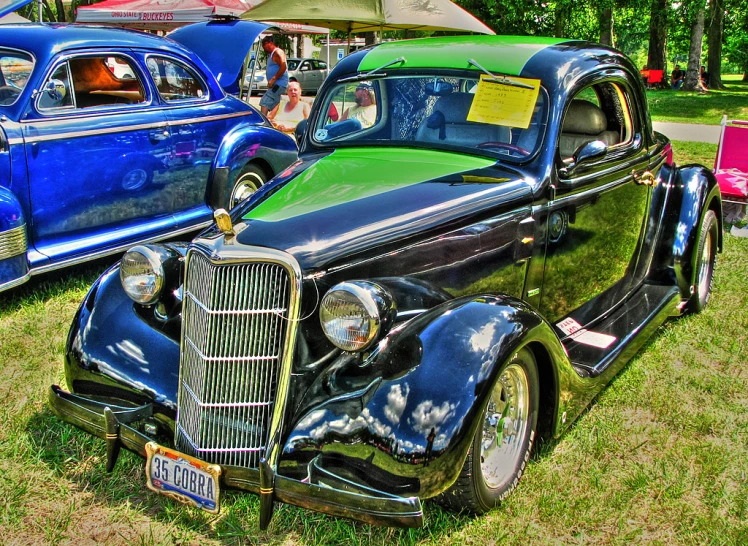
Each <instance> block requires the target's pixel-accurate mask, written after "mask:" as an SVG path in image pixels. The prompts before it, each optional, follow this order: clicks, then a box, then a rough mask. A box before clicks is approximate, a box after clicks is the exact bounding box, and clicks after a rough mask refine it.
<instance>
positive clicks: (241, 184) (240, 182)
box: [229, 168, 265, 208]
mask: <svg viewBox="0 0 748 546" xmlns="http://www.w3.org/2000/svg"><path fill="white" fill-rule="evenodd" d="M264 183H265V178H264V177H263V176H262V174H261V173H260V172H259V169H255V168H253V169H246V170H245V171H244V172H243V173H242V174H241V175H239V178H238V179H237V180H236V184H234V189H233V190H232V191H231V197H230V200H229V208H234V207H235V206H236V205H238V204H239V203H241V202H242V201H244V200H245V199H247V198H248V197H249V196H251V195H252V194H253V193H255V192H256V191H257V190H259V189H260V188H261V187H262V185H263V184H264Z"/></svg>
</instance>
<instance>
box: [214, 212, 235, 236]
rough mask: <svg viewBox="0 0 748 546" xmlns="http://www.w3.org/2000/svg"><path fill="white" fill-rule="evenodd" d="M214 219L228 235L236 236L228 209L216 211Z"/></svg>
mask: <svg viewBox="0 0 748 546" xmlns="http://www.w3.org/2000/svg"><path fill="white" fill-rule="evenodd" d="M213 218H215V219H216V225H217V226H218V229H220V230H221V231H222V232H223V233H224V234H226V235H234V226H233V225H232V224H231V216H230V215H229V213H228V212H226V209H216V210H215V212H213Z"/></svg>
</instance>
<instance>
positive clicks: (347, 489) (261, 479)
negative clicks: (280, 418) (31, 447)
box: [49, 385, 423, 529]
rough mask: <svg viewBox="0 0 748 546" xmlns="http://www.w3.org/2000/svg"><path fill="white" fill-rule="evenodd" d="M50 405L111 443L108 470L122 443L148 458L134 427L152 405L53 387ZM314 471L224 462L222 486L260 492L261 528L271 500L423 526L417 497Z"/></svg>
mask: <svg viewBox="0 0 748 546" xmlns="http://www.w3.org/2000/svg"><path fill="white" fill-rule="evenodd" d="M49 405H50V407H51V409H52V411H53V412H54V414H55V415H57V417H59V418H60V419H62V420H63V421H65V422H67V423H70V424H72V425H75V426H76V427H78V428H80V429H82V430H85V431H86V432H88V433H90V434H93V435H94V436H98V437H99V438H103V439H104V440H106V443H107V471H111V470H112V469H113V468H114V464H115V463H116V461H117V457H118V455H119V450H120V447H122V446H124V447H125V448H126V449H129V450H130V451H134V452H135V453H138V454H140V455H141V456H142V457H145V455H146V453H145V445H146V444H147V443H148V442H151V441H153V438H151V437H150V436H148V435H146V434H144V433H142V432H140V431H139V430H137V429H136V428H134V426H131V425H134V424H135V423H137V422H139V421H142V420H144V419H148V418H150V417H152V415H153V409H152V406H151V404H145V405H143V406H138V407H134V408H126V407H122V406H116V405H112V404H106V403H103V402H98V401H94V400H90V399H88V398H84V397H82V396H78V395H76V394H72V393H69V392H66V391H64V390H62V389H61V388H60V387H58V386H57V385H52V386H51V387H50V389H49ZM312 469H314V470H315V474H319V473H324V476H322V477H324V480H321V482H322V481H323V482H324V483H312V482H311V481H306V480H305V481H303V482H302V481H299V480H294V479H291V478H288V477H285V476H281V475H278V474H275V473H274V471H273V470H272V468H271V467H270V465H268V464H266V463H264V464H262V465H261V469H252V468H241V467H235V466H223V467H222V471H221V481H222V485H223V486H225V487H227V488H234V489H243V490H245V491H250V492H252V493H256V494H258V495H260V498H261V503H260V527H261V528H263V529H264V528H266V527H267V525H268V524H269V522H270V517H271V515H272V509H273V501H279V502H283V503H286V504H293V505H295V506H300V507H302V508H309V509H311V510H315V511H318V512H323V513H325V514H329V515H332V516H338V517H345V518H350V519H355V520H359V521H363V522H366V523H371V524H374V525H390V526H394V527H420V526H421V525H423V510H422V507H421V501H420V499H419V498H418V497H407V498H406V497H399V496H396V495H391V494H389V493H385V492H383V491H377V490H375V489H371V488H368V487H366V486H363V485H361V484H358V483H354V482H352V481H350V480H348V479H346V478H343V477H340V476H336V475H334V474H333V473H332V472H330V471H324V470H321V469H320V468H319V466H318V465H315V461H312V463H310V474H311V470H312Z"/></svg>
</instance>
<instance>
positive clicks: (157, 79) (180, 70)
mask: <svg viewBox="0 0 748 546" xmlns="http://www.w3.org/2000/svg"><path fill="white" fill-rule="evenodd" d="M146 65H147V66H148V71H149V72H150V74H151V78H153V83H154V84H155V85H156V89H158V93H159V95H160V96H161V98H162V99H164V100H166V101H167V102H172V101H180V100H190V99H192V100H194V99H205V98H207V97H208V92H207V90H206V88H205V85H204V84H203V82H202V81H201V80H200V78H198V77H197V76H196V75H195V73H194V72H193V71H192V70H191V69H189V68H187V66H185V65H183V64H182V63H180V62H178V61H175V60H174V59H167V58H165V57H155V56H152V57H148V59H147V60H146Z"/></svg>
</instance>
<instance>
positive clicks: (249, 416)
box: [176, 250, 292, 468]
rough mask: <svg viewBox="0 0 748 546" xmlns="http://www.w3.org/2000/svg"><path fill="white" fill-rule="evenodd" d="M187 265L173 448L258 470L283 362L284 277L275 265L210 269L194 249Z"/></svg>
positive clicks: (287, 287)
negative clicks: (174, 442)
mask: <svg viewBox="0 0 748 546" xmlns="http://www.w3.org/2000/svg"><path fill="white" fill-rule="evenodd" d="M187 264H188V265H187V275H186V278H185V286H184V307H183V314H182V317H183V327H182V350H181V362H180V378H179V402H178V406H179V407H178V413H177V431H176V444H177V449H179V450H181V451H183V452H185V453H187V454H190V455H193V456H195V457H198V458H199V459H201V460H204V461H207V462H211V463H215V464H222V465H233V466H241V467H247V468H256V467H257V466H258V465H259V460H260V457H261V456H263V454H264V451H265V446H266V445H267V442H268V434H269V428H270V422H271V418H272V415H273V407H274V404H275V401H276V396H277V390H278V380H279V374H280V371H281V365H282V362H283V358H284V349H285V347H284V344H285V340H286V333H287V329H288V327H289V326H288V325H289V321H288V318H289V317H288V310H289V308H290V307H291V297H292V296H291V293H292V290H291V287H290V279H289V275H288V273H287V271H286V269H285V268H284V267H283V266H281V265H278V264H275V263H263V262H250V263H239V264H236V263H234V264H216V263H213V262H211V261H210V260H209V259H208V258H207V257H206V256H204V255H203V254H201V253H199V251H195V250H192V251H190V253H189V255H188V259H187Z"/></svg>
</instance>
